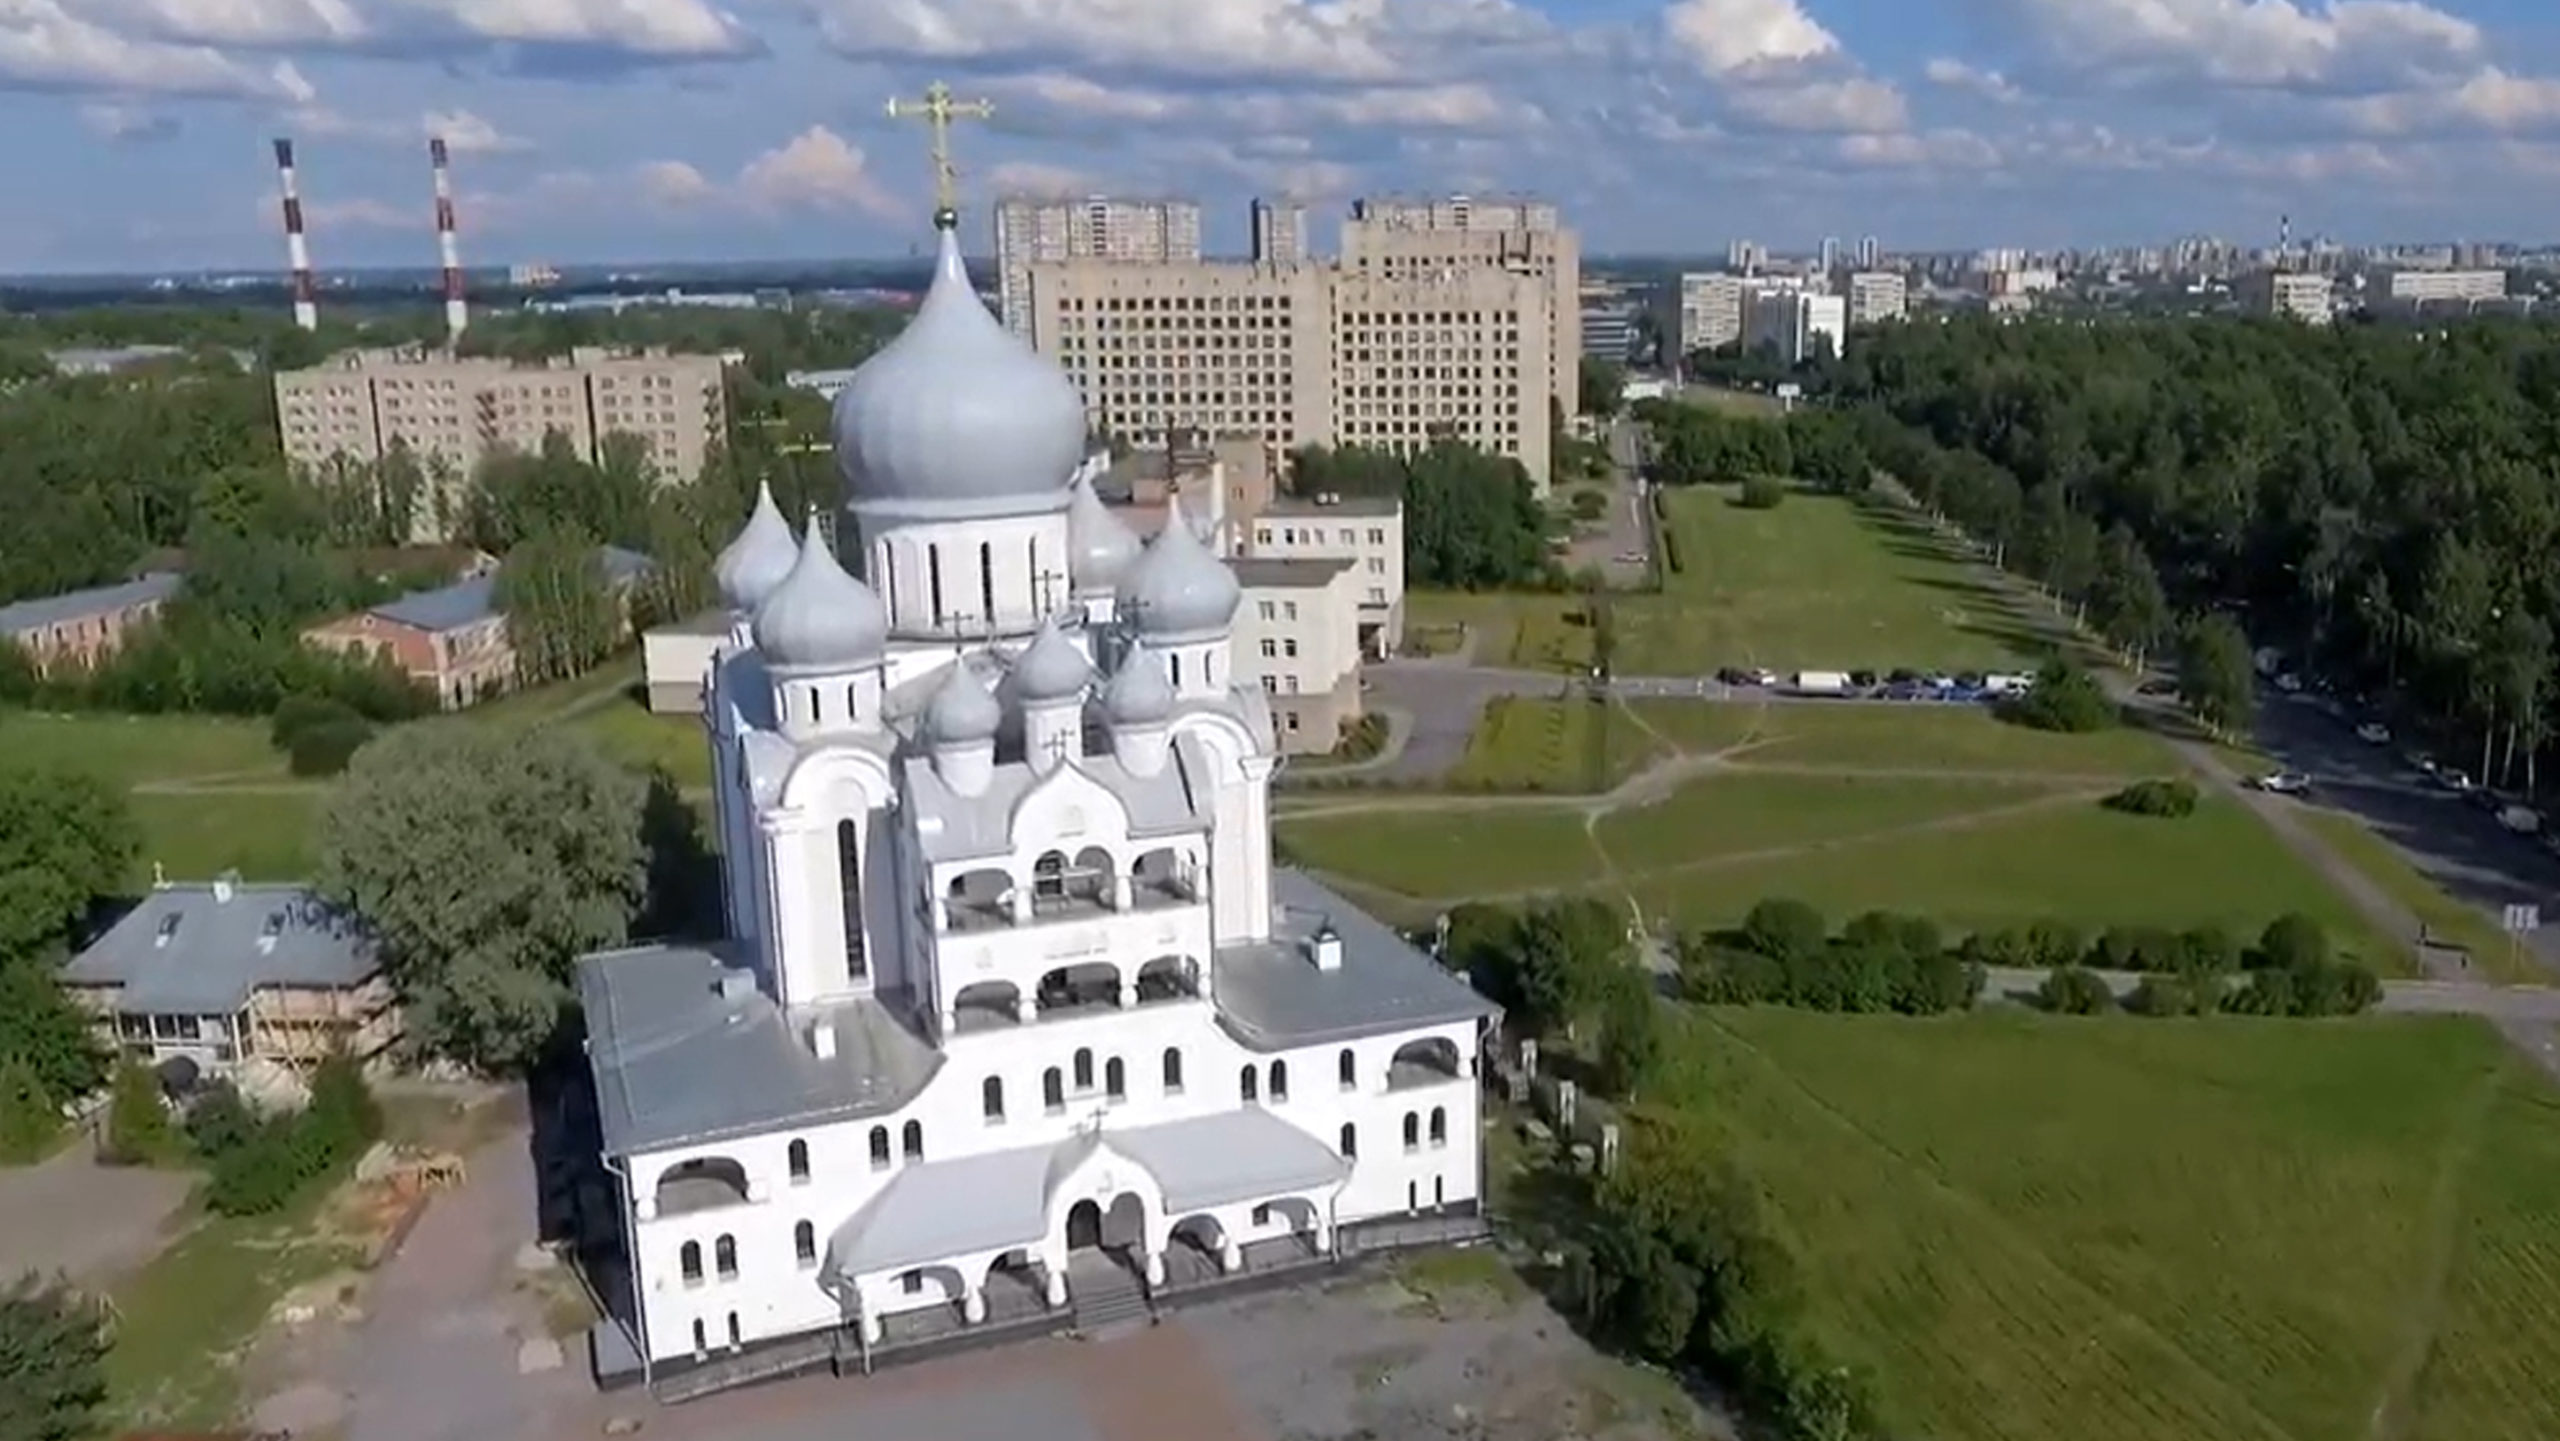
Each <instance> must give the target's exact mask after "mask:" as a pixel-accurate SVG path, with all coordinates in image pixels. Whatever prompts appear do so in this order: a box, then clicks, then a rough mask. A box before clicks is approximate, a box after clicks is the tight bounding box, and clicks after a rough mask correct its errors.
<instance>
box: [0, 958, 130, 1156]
mask: <svg viewBox="0 0 2560 1441" xmlns="http://www.w3.org/2000/svg"><path fill="white" fill-rule="evenodd" d="M0 1065H9V1066H15V1067H18V1068H19V1069H20V1070H21V1071H22V1072H23V1073H24V1074H25V1076H26V1078H27V1079H28V1080H29V1081H31V1082H32V1083H33V1084H34V1085H35V1087H36V1092H37V1094H38V1096H39V1097H40V1098H41V1100H42V1102H43V1109H44V1110H45V1112H46V1114H48V1115H50V1116H56V1117H58V1116H59V1115H60V1113H61V1110H62V1107H63V1106H64V1105H65V1104H66V1103H68V1102H70V1101H73V1100H75V1099H77V1098H79V1097H81V1096H85V1095H87V1094H88V1093H89V1092H91V1091H93V1090H96V1089H97V1087H98V1083H99V1082H101V1081H103V1080H105V1079H106V1075H107V1058H106V1052H105V1051H104V1050H102V1049H101V1048H100V1047H99V1045H98V1042H97V1039H96V1037H95V1035H94V1034H93V1033H92V1031H91V1029H90V1025H89V1017H88V1015H87V1013H85V1012H83V1011H82V1010H81V1009H80V1008H79V1007H78V1006H77V1005H75V1004H74V1003H73V1002H72V1000H71V998H70V997H69V996H66V995H64V994H63V991H62V987H61V985H60V984H59V983H57V982H56V981H55V979H54V976H53V968H52V960H51V958H50V957H49V956H47V955H45V954H42V953H38V954H36V955H32V956H21V957H19V958H17V959H16V960H0Z"/></svg>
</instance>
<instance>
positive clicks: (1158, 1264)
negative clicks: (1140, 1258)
mask: <svg viewBox="0 0 2560 1441" xmlns="http://www.w3.org/2000/svg"><path fill="white" fill-rule="evenodd" d="M1147 1284H1148V1285H1150V1286H1161V1285H1163V1284H1164V1251H1163V1250H1162V1248H1157V1249H1154V1250H1150V1251H1148V1252H1147Z"/></svg>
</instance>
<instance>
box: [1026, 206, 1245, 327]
mask: <svg viewBox="0 0 2560 1441" xmlns="http://www.w3.org/2000/svg"><path fill="white" fill-rule="evenodd" d="M995 225H996V292H997V299H998V301H999V302H1000V305H999V309H1000V310H1001V312H1002V313H1003V316H1004V323H1005V325H1006V326H1007V327H1009V328H1010V329H1012V330H1013V331H1014V332H1015V333H1016V334H1020V335H1029V334H1030V333H1031V309H1030V306H1031V267H1032V266H1034V265H1036V264H1040V263H1042V262H1045V261H1058V260H1114V261H1125V262H1133V263H1138V264H1150V265H1161V264H1165V263H1167V262H1177V261H1192V260H1198V259H1199V258H1200V207H1199V206H1197V205H1195V204H1193V203H1192V202H1190V201H1188V200H1139V199H1118V198H1114V197H1111V196H1106V195H1094V196H1088V197H1086V198H1084V199H1082V200H1041V199H1036V198H1033V197H1029V196H1019V195H1017V196H1012V197H1010V198H1007V199H1004V200H999V201H997V202H996V206H995Z"/></svg>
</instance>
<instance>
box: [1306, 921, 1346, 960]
mask: <svg viewBox="0 0 2560 1441" xmlns="http://www.w3.org/2000/svg"><path fill="white" fill-rule="evenodd" d="M1307 958H1308V959H1309V960H1312V961H1314V962H1315V963H1316V969H1317V970H1319V971H1338V970H1341V969H1342V933H1341V932H1340V931H1337V930H1335V929H1334V928H1333V923H1332V922H1330V921H1328V922H1326V923H1325V924H1324V925H1321V926H1318V927H1317V928H1316V933H1315V934H1314V935H1312V936H1310V937H1308V938H1307Z"/></svg>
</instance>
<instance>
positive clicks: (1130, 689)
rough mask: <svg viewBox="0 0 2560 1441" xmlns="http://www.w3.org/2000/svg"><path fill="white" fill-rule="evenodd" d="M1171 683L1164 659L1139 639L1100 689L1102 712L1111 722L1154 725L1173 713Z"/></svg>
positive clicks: (1116, 723) (1115, 723) (1114, 723)
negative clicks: (1108, 682) (1108, 681)
mask: <svg viewBox="0 0 2560 1441" xmlns="http://www.w3.org/2000/svg"><path fill="white" fill-rule="evenodd" d="M1173 702H1174V695H1173V682H1172V681H1171V680H1170V679H1168V678H1167V677H1166V675H1165V671H1164V661H1163V659H1162V658H1161V657H1159V656H1158V655H1157V654H1156V653H1155V652H1154V651H1151V650H1149V649H1147V645H1146V642H1144V641H1140V642H1139V643H1137V644H1136V645H1133V646H1131V647H1129V653H1128V654H1127V655H1124V656H1122V657H1121V658H1120V668H1119V669H1117V670H1115V671H1113V672H1112V673H1111V684H1109V685H1107V686H1105V687H1103V689H1102V714H1103V718H1104V719H1105V720H1108V721H1109V722H1111V723H1112V724H1113V725H1132V726H1134V725H1154V724H1157V723H1159V722H1161V721H1163V720H1164V719H1165V718H1166V717H1168V716H1170V715H1172V714H1173Z"/></svg>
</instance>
